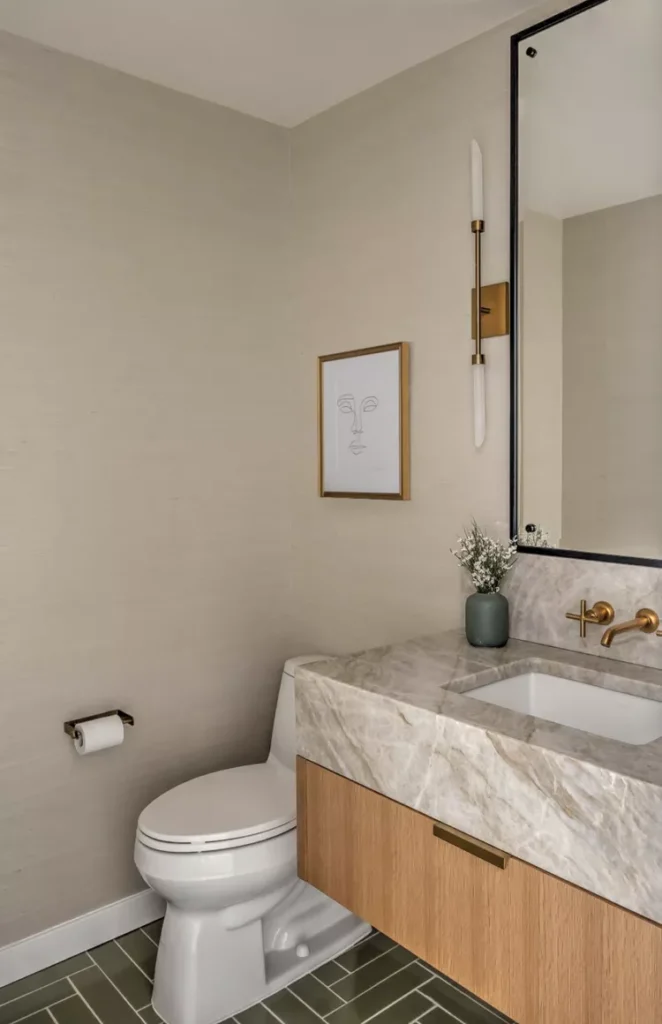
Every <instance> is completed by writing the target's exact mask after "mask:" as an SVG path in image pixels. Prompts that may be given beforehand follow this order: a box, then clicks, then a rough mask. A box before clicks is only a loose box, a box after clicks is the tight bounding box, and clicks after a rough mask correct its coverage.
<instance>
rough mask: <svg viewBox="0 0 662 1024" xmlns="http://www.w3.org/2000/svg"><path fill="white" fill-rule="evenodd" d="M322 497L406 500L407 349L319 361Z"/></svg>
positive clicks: (358, 352) (399, 345)
mask: <svg viewBox="0 0 662 1024" xmlns="http://www.w3.org/2000/svg"><path fill="white" fill-rule="evenodd" d="M319 484H320V495H321V496H322V497H323V498H389V499H392V500H396V501H407V500H409V345H408V344H407V342H406V341H398V342H396V343H395V344H393V345H379V346H377V347H376V348H362V349H357V350H356V351H355V352H337V353H335V354H334V355H331V356H320V358H319Z"/></svg>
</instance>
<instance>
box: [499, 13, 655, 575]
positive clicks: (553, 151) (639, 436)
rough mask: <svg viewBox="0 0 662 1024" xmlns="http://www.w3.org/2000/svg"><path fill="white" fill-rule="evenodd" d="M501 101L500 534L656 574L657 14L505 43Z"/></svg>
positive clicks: (559, 27) (550, 26) (573, 24)
mask: <svg viewBox="0 0 662 1024" xmlns="http://www.w3.org/2000/svg"><path fill="white" fill-rule="evenodd" d="M512 88H513V95H512V126H511V127H512V143H511V145H512V183H513V185H512V187H513V192H512V197H511V203H512V210H511V216H512V222H511V246H512V252H511V257H512V258H511V264H512V265H511V281H512V282H513V288H512V293H513V299H512V303H513V305H512V319H511V323H512V325H513V328H512V330H513V334H512V340H511V343H512V346H513V365H512V384H513V389H512V396H513V397H512V403H513V406H512V410H511V421H512V446H511V457H512V463H511V508H512V515H511V518H512V529H513V535H517V536H518V537H519V540H520V545H521V546H522V550H526V549H527V548H533V549H535V550H536V551H537V552H538V553H542V552H543V551H544V552H545V553H548V554H562V555H566V556H570V555H574V556H579V557H589V558H600V559H603V560H606V561H626V562H635V563H643V564H653V565H662V0H594V2H591V3H584V4H581V5H579V6H578V7H575V8H573V9H572V10H570V11H566V12H564V13H563V14H562V15H559V16H558V17H556V18H552V19H549V20H548V21H546V22H543V23H541V24H540V25H537V26H534V27H533V28H531V29H528V30H527V31H526V32H523V33H520V34H519V35H517V36H514V37H513V39H512ZM546 545H549V547H546Z"/></svg>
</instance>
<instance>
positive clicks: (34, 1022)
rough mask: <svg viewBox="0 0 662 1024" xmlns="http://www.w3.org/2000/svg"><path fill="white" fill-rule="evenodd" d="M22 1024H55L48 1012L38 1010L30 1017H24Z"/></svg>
mask: <svg viewBox="0 0 662 1024" xmlns="http://www.w3.org/2000/svg"><path fill="white" fill-rule="evenodd" d="M21 1024H53V1019H52V1017H49V1015H48V1010H37V1012H36V1013H31V1014H30V1016H29V1017H23V1020H22V1021H21Z"/></svg>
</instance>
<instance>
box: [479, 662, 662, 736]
mask: <svg viewBox="0 0 662 1024" xmlns="http://www.w3.org/2000/svg"><path fill="white" fill-rule="evenodd" d="M462 696H463V697H473V698H474V700H483V701H485V702H486V703H487V704H498V706H499V707H501V708H508V709H509V710H510V711H519V712H521V714H523V715H535V716H536V718H545V719H546V720H547V721H548V722H558V724H559V725H569V726H570V727H571V728H572V729H583V730H584V732H592V733H594V734H595V735H596V736H606V737H608V738H609V739H612V740H620V741H621V742H622V743H634V744H638V745H639V744H642V743H650V742H651V741H652V740H656V739H658V738H659V737H660V736H662V702H661V701H656V700H649V699H648V698H647V697H635V696H633V695H632V694H631V693H618V692H617V691H616V690H603V689H602V688H601V687H599V686H590V685H589V684H588V683H576V682H575V681H574V680H573V679H561V678H560V677H559V676H548V675H545V673H543V672H527V673H526V674H525V675H521V676H514V677H513V678H512V679H502V680H500V682H498V683H488V685H487V686H479V687H477V688H476V689H475V690H466V691H465V692H464V693H463V694H462Z"/></svg>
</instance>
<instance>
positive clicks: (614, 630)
mask: <svg viewBox="0 0 662 1024" xmlns="http://www.w3.org/2000/svg"><path fill="white" fill-rule="evenodd" d="M659 625H660V616H659V615H658V614H657V612H654V611H653V610H652V608H640V609H639V611H638V612H637V614H636V615H635V617H634V619H630V620H629V622H618V623H617V624H616V625H615V626H610V627H609V629H606V630H605V631H604V633H603V635H602V640H601V641H600V643H601V644H602V646H603V647H611V645H612V643H613V640H614V637H615V636H618V634H619V633H631V632H633V631H634V630H639V632H640V633H654V632H655V630H656V629H657V628H658V626H659Z"/></svg>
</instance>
